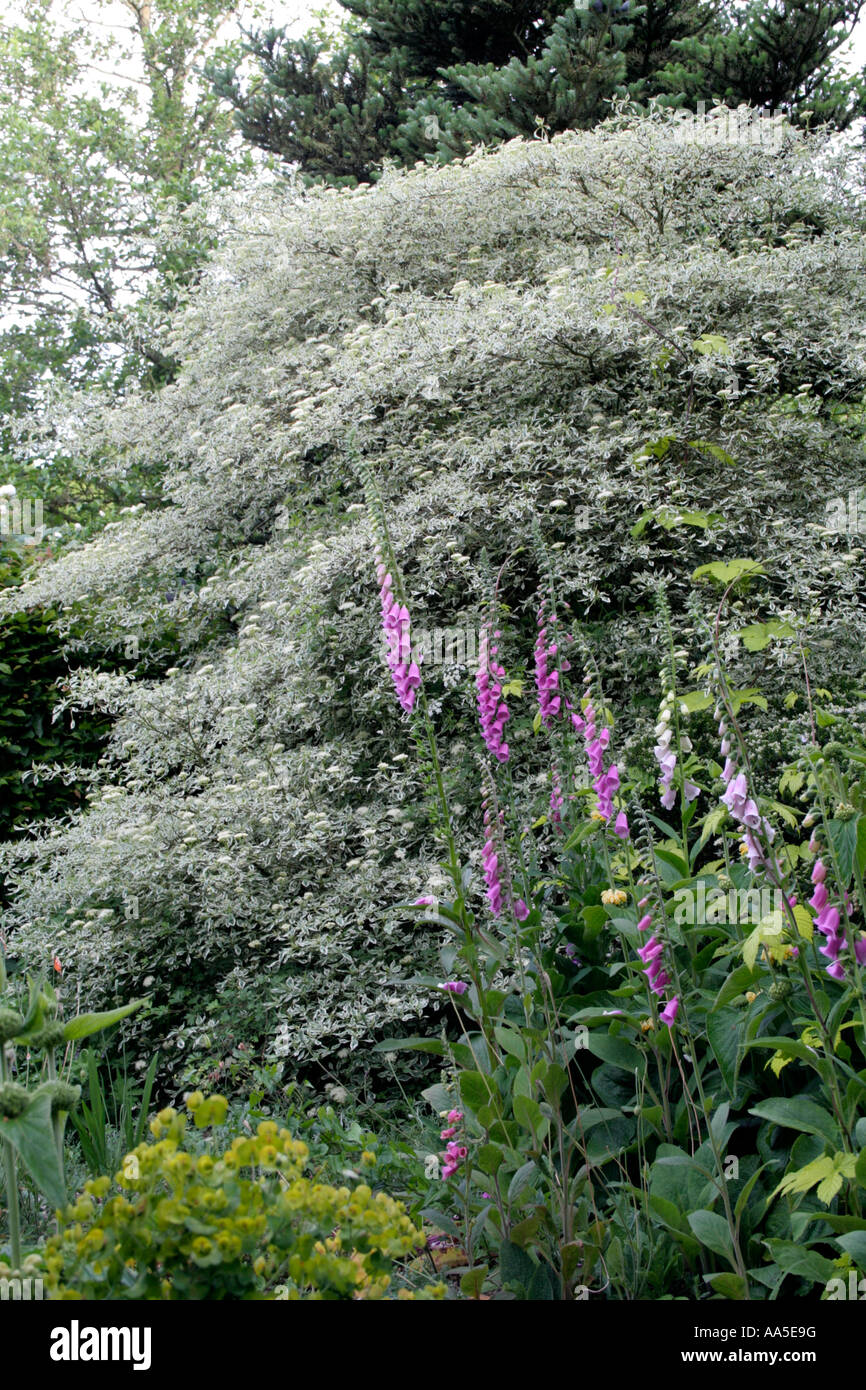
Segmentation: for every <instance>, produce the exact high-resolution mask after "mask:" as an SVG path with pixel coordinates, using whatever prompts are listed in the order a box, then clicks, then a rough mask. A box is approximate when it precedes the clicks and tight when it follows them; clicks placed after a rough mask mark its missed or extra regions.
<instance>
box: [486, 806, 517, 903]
mask: <svg viewBox="0 0 866 1390" xmlns="http://www.w3.org/2000/svg"><path fill="white" fill-rule="evenodd" d="M481 804H482V806H483V807H484V833H485V835H486V837H487V838H486V839H485V841H484V848H483V849H482V851H481V863H482V865H483V867H484V883H485V887H486V889H487V902H488V904H489V906H490V911H491V913H492V914H493V916H494V917H498V916H499V915H500V913H501V912H502V906H503V903H504V902H505V903H507V905H508V906H509V907H510V905H511V890H510V882H511V879H510V874H509V872H508V862H507V858H506V855H505V841H504V837H503V833H502V832H503V825H504V823H505V812H504V811H500V812H499V813H498V815H496V814H495V813H494V814H493V815H491V811H490V802H489V801H488V799H487V797H486V796H485V798H484V800H483V801H482V803H481ZM500 858H501V859H502V860H503V862H502V863H500ZM503 880H504V882H505V885H506V887H505V888H503Z"/></svg>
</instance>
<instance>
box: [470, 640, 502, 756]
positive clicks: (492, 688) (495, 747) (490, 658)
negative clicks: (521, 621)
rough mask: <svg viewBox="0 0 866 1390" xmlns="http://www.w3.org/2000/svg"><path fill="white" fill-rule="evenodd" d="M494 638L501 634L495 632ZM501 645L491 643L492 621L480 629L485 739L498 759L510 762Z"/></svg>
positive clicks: (480, 690) (479, 688)
mask: <svg viewBox="0 0 866 1390" xmlns="http://www.w3.org/2000/svg"><path fill="white" fill-rule="evenodd" d="M493 636H494V638H497V637H499V636H500V634H499V633H498V632H494V633H493ZM497 651H498V648H497V647H496V646H494V645H491V643H490V624H489V623H485V624H484V626H483V627H482V629H481V637H480V641H479V644H478V672H477V675H476V677H475V687H476V690H477V691H478V719H479V722H480V724H481V733H482V735H483V738H484V742H485V743H486V745H487V747H488V748H489V750H490V752H491V753H492V754H493V756H494V757H495V758H496V760H497V762H500V763H507V762H508V757H509V750H508V744H507V743H506V742H505V739H504V737H503V730H504V728H505V723H506V720H508V719H509V718H510V715H509V713H508V706H507V705H506V704H505V703H504V701H503V700H502V698H501V697H502V684H501V682H502V679H503V677H504V675H505V670H504V668H503V667H502V666H501V665H500V664H499V663H498V662H497V661H496V655H497Z"/></svg>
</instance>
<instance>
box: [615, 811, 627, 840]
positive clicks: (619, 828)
mask: <svg viewBox="0 0 866 1390" xmlns="http://www.w3.org/2000/svg"><path fill="white" fill-rule="evenodd" d="M613 832H614V834H615V835H618V836H619V838H620V839H621V840H627V839H628V835H629V830H628V816H627V815H626V813H625V811H620V813H619V815H618V816H617V818H616V821H615V822H614V827H613Z"/></svg>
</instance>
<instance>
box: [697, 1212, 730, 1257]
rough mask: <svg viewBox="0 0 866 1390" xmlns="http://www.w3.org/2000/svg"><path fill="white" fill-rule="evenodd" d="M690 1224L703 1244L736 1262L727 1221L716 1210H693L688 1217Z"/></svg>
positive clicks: (717, 1253) (715, 1253)
mask: <svg viewBox="0 0 866 1390" xmlns="http://www.w3.org/2000/svg"><path fill="white" fill-rule="evenodd" d="M688 1222H689V1225H690V1226H691V1228H692V1230H693V1231H694V1233H695V1235H696V1236H697V1238H698V1240H699V1241H700V1242H701V1245H705V1246H706V1247H707V1249H708V1250H712V1252H713V1254H714V1255H721V1256H722V1257H723V1258H724V1259H726V1260H729V1261H730V1262H731V1263H732V1264H733V1262H734V1248H733V1245H732V1243H731V1233H730V1231H729V1230H728V1226H727V1222H726V1221H725V1220H724V1218H723V1217H721V1216H719V1215H718V1213H717V1212H714V1211H693V1212H691V1213H690V1214H689V1217H688Z"/></svg>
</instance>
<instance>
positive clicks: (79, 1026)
mask: <svg viewBox="0 0 866 1390" xmlns="http://www.w3.org/2000/svg"><path fill="white" fill-rule="evenodd" d="M146 1003H147V1000H146V999H133V1001H132V1003H131V1004H124V1005H123V1007H122V1008H120V1009H107V1010H105V1012H104V1013H98V1014H79V1015H78V1017H77V1018H71V1019H70V1020H69V1022H68V1023H67V1025H66V1027H65V1028H64V1030H63V1036H64V1038H65V1039H66V1041H67V1042H76V1041H77V1040H78V1039H79V1038H89V1037H90V1035H91V1033H101V1032H102V1030H103V1028H110V1027H111V1026H112V1024H114V1023H119V1022H120V1020H121V1019H122V1018H128V1017H129V1015H130V1014H131V1013H134V1012H135V1010H136V1009H140V1008H141V1006H142V1004H146Z"/></svg>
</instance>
